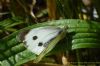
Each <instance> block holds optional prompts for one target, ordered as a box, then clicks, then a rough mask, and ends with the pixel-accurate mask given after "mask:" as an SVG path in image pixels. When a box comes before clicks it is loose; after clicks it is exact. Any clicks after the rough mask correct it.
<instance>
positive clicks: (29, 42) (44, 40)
mask: <svg viewBox="0 0 100 66" xmlns="http://www.w3.org/2000/svg"><path fill="white" fill-rule="evenodd" d="M61 31H62V29H61V28H59V27H52V26H45V27H39V28H34V29H32V30H30V31H29V32H28V34H26V35H25V40H24V43H25V46H26V47H27V49H28V50H30V51H31V52H33V53H35V54H37V55H39V54H40V53H41V52H42V51H43V50H45V48H46V47H47V46H48V44H49V42H50V41H51V40H53V39H54V38H55V37H56V36H57V35H58V34H59V33H60V32H61Z"/></svg>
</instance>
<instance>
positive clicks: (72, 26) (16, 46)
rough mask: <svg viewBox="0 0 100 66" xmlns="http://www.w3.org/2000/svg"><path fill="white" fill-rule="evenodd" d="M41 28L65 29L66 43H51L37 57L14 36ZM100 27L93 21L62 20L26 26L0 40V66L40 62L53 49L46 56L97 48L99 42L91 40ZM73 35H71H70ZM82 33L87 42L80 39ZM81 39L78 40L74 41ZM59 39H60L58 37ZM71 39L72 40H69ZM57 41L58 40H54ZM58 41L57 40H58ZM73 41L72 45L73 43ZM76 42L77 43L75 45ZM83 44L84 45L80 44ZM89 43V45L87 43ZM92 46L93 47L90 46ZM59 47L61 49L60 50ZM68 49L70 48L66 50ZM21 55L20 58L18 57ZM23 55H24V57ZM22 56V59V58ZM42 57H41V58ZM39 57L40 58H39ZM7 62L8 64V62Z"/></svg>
mask: <svg viewBox="0 0 100 66" xmlns="http://www.w3.org/2000/svg"><path fill="white" fill-rule="evenodd" d="M41 26H42V27H43V26H58V27H61V28H63V27H66V28H67V29H64V30H65V31H66V32H67V33H66V35H65V36H66V39H67V40H68V41H66V39H63V40H64V42H59V43H58V44H56V43H55V40H54V42H53V43H50V47H49V48H47V50H45V51H44V52H43V54H41V55H39V56H37V55H35V54H34V53H31V52H30V51H28V50H27V49H26V48H25V47H24V45H23V44H22V43H20V42H18V40H17V38H16V36H17V35H18V34H19V33H20V32H21V31H23V30H26V29H33V28H38V27H41ZM99 30H100V26H99V23H98V22H94V21H86V20H79V19H63V20H53V21H50V22H44V23H38V24H35V25H32V26H28V27H25V28H23V29H21V30H17V31H16V32H14V33H12V34H10V35H9V36H6V37H4V38H2V39H1V40H0V60H2V61H1V62H2V65H3V64H4V63H9V64H12V65H13V64H16V65H20V64H23V63H26V62H28V61H31V60H35V59H36V60H35V61H36V62H38V61H40V60H41V58H42V57H44V56H45V55H46V54H47V53H48V52H50V51H51V50H52V49H53V48H54V49H53V50H52V51H51V52H50V53H49V54H48V55H52V54H54V53H55V52H58V51H59V52H62V51H66V50H72V49H73V48H74V49H79V48H98V47H100V46H99V42H98V43H94V42H95V41H92V36H93V40H95V39H94V37H95V38H96V36H95V35H97V34H98V33H100V31H99ZM91 32H92V33H93V34H92V35H88V33H91ZM72 33H73V34H72ZM80 33H82V34H83V35H87V36H85V37H82V38H86V37H88V38H90V39H89V40H85V39H82V38H81V37H80V35H77V34H80ZM77 37H78V38H81V39H82V40H81V39H79V40H77V41H76V39H77ZM59 38H61V37H59ZM71 38H72V39H71ZM56 40H58V38H57V39H56ZM96 40H100V39H99V38H96ZM58 41H59V40H58ZM73 41H74V43H75V42H76V43H75V44H74V43H73ZM77 42H79V43H78V44H77ZM82 42H84V43H82ZM89 42H90V43H89ZM87 43H88V44H87ZM53 44H54V45H55V44H56V46H55V47H54V45H53ZM92 44H93V46H92ZM61 47H62V48H63V49H62V50H60V49H61ZM67 47H70V48H67ZM20 54H21V56H20ZM24 54H25V55H24ZM16 56H18V57H19V60H17V61H15V62H14V63H13V62H12V61H14V59H16V58H17V57H16ZM23 56H24V57H23ZM41 56H42V57H41ZM11 57H14V58H13V59H10V58H11ZM39 57H40V58H39ZM8 61H9V62H8ZM4 66H5V65H4Z"/></svg>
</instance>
